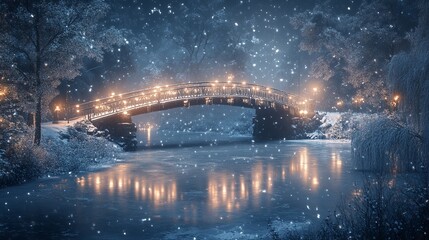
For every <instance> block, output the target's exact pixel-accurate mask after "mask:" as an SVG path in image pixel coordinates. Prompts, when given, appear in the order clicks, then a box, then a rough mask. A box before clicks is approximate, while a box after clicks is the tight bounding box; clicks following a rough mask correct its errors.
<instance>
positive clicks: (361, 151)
mask: <svg viewBox="0 0 429 240" xmlns="http://www.w3.org/2000/svg"><path fill="white" fill-rule="evenodd" d="M421 140H422V139H421V137H420V135H418V134H417V133H415V132H414V131H413V130H412V129H410V128H408V127H406V126H404V125H402V124H400V123H399V122H398V121H396V120H394V119H391V118H387V117H380V118H379V119H377V120H374V121H371V122H369V123H368V124H367V125H366V126H365V127H363V128H361V129H360V130H359V131H355V132H354V134H353V137H352V148H353V154H352V159H353V162H354V165H355V168H356V169H359V170H376V171H388V172H392V171H394V172H398V171H410V170H419V169H420V168H421V167H423V163H422V159H421V154H420V150H421Z"/></svg>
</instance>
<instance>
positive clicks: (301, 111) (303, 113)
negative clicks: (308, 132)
mask: <svg viewBox="0 0 429 240" xmlns="http://www.w3.org/2000/svg"><path fill="white" fill-rule="evenodd" d="M299 114H301V115H307V114H308V111H307V110H300V111H299Z"/></svg>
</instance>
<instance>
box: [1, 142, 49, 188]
mask: <svg viewBox="0 0 429 240" xmlns="http://www.w3.org/2000/svg"><path fill="white" fill-rule="evenodd" d="M3 157H4V160H3V161H2V162H1V164H0V165H1V166H0V168H1V172H2V174H1V175H0V187H1V186H6V185H10V184H17V183H21V182H25V181H26V180H29V179H32V178H36V177H39V176H40V175H41V174H42V172H43V168H44V167H43V166H44V165H45V164H46V161H47V159H49V157H48V152H47V151H46V150H45V149H43V148H42V147H40V146H36V145H34V143H33V141H32V137H31V135H28V136H26V137H25V136H24V137H22V138H19V139H17V140H16V141H14V142H13V143H12V144H11V145H10V146H8V148H7V149H6V151H5V152H4V156H3Z"/></svg>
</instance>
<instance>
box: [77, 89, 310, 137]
mask: <svg viewBox="0 0 429 240" xmlns="http://www.w3.org/2000/svg"><path fill="white" fill-rule="evenodd" d="M212 104H218V105H230V106H239V107H245V108H254V109H256V115H255V117H254V120H253V123H254V129H253V130H254V131H253V135H254V137H256V138H268V139H276V138H277V139H278V138H288V137H291V136H292V134H293V129H292V120H293V119H296V118H302V117H306V116H312V113H313V112H314V109H313V106H312V104H311V102H310V101H307V100H303V99H300V98H299V97H298V96H296V95H293V94H289V93H287V92H285V91H281V90H279V89H275V88H269V87H266V86H262V85H257V84H251V83H246V82H241V83H237V82H232V81H227V82H219V81H215V82H198V83H182V84H175V85H165V86H155V87H153V88H146V89H142V90H138V91H133V92H128V93H124V94H114V93H112V94H111V95H110V96H108V97H105V98H101V99H96V100H95V101H91V102H86V103H83V104H80V105H76V106H75V109H74V112H75V114H77V115H80V116H84V117H85V118H86V119H88V120H90V121H91V122H92V123H93V124H94V125H95V126H97V127H99V128H102V129H109V131H111V132H113V134H114V135H118V136H120V137H121V138H124V136H121V135H124V132H125V135H127V133H128V132H129V133H130V134H131V135H133V134H132V133H131V132H133V131H134V130H132V129H129V128H130V124H132V121H131V116H135V115H140V114H144V113H150V112H155V111H162V110H167V109H172V108H178V107H190V106H193V105H212ZM118 126H121V127H118ZM134 128H135V127H134ZM134 132H135V131H134ZM125 138H126V136H125Z"/></svg>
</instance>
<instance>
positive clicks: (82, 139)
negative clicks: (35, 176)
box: [43, 123, 121, 174]
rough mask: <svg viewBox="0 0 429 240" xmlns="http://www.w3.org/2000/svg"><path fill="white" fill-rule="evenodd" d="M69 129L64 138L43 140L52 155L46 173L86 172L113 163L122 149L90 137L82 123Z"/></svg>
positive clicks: (108, 142)
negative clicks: (92, 167)
mask: <svg viewBox="0 0 429 240" xmlns="http://www.w3.org/2000/svg"><path fill="white" fill-rule="evenodd" d="M75 126H77V127H68V128H67V132H66V133H60V134H61V136H62V137H63V138H64V139H63V140H62V141H61V140H59V139H58V138H52V137H49V138H45V139H43V146H44V147H45V148H46V149H47V151H48V152H49V154H50V159H51V161H50V162H49V164H48V165H47V169H46V172H47V173H51V174H58V173H63V172H70V171H81V170H86V169H88V167H90V166H94V165H102V164H109V163H112V162H113V161H114V160H115V158H116V156H117V154H118V153H119V152H120V151H121V149H120V148H119V147H118V146H117V145H115V144H113V143H112V142H110V141H108V140H107V139H105V138H103V137H95V136H91V135H88V134H87V133H86V131H83V130H84V129H87V128H84V127H82V126H83V124H82V123H78V124H76V125H75Z"/></svg>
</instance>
